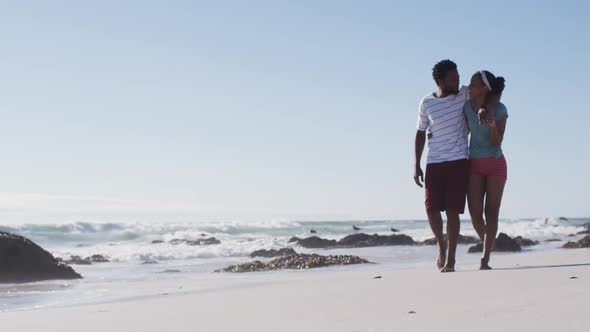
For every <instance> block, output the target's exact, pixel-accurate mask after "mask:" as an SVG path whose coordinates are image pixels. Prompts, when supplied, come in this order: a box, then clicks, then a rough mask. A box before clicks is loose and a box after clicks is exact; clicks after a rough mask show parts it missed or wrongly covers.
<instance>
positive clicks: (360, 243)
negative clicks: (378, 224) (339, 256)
mask: <svg viewBox="0 0 590 332" xmlns="http://www.w3.org/2000/svg"><path fill="white" fill-rule="evenodd" d="M413 244H415V242H414V240H413V239H412V238H411V237H409V236H407V235H404V234H392V235H378V234H373V235H368V234H365V233H358V234H351V235H348V236H346V237H344V238H342V239H340V240H339V241H338V243H337V246H338V247H340V248H363V247H381V246H399V245H413Z"/></svg>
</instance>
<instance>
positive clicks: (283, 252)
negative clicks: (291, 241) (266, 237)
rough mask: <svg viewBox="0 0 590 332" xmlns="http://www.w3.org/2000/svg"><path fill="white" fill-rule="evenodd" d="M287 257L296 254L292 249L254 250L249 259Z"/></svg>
mask: <svg viewBox="0 0 590 332" xmlns="http://www.w3.org/2000/svg"><path fill="white" fill-rule="evenodd" d="M289 255H297V252H296V251H295V250H293V248H281V249H279V250H276V249H270V250H265V249H261V250H256V251H254V252H253V253H251V254H250V257H252V258H254V257H267V258H269V257H279V256H289Z"/></svg>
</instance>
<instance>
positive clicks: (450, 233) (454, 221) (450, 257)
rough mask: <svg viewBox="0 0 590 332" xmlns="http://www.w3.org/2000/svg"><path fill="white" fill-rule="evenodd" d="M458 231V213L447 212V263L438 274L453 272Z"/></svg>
mask: <svg viewBox="0 0 590 332" xmlns="http://www.w3.org/2000/svg"><path fill="white" fill-rule="evenodd" d="M460 230H461V222H460V220H459V213H457V212H454V211H447V241H448V243H447V261H446V263H445V265H444V266H443V268H442V269H441V270H440V272H455V254H456V253H457V241H458V239H459V231H460Z"/></svg>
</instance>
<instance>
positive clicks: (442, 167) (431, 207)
mask: <svg viewBox="0 0 590 332" xmlns="http://www.w3.org/2000/svg"><path fill="white" fill-rule="evenodd" d="M468 181H469V161H468V160H467V159H460V160H453V161H446V162H442V163H434V164H428V165H427V166H426V179H425V187H426V211H452V212H458V213H461V214H462V213H463V212H465V196H466V195H467V185H468Z"/></svg>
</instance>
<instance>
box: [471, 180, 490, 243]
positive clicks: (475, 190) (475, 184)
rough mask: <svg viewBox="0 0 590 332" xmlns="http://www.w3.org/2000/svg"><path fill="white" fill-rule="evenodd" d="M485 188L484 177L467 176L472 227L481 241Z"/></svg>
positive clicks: (483, 226) (484, 227) (483, 229)
mask: <svg viewBox="0 0 590 332" xmlns="http://www.w3.org/2000/svg"><path fill="white" fill-rule="evenodd" d="M485 190H486V178H485V177H483V176H480V175H471V176H470V177H469V190H468V192H467V203H468V206H469V214H470V215H471V223H472V224H473V229H474V230H475V232H476V233H477V236H479V239H480V240H481V241H482V242H483V241H484V238H485V232H486V225H485V222H484V220H483V200H484V194H485Z"/></svg>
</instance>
